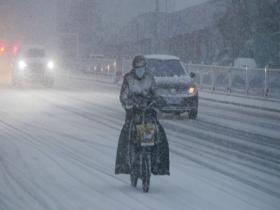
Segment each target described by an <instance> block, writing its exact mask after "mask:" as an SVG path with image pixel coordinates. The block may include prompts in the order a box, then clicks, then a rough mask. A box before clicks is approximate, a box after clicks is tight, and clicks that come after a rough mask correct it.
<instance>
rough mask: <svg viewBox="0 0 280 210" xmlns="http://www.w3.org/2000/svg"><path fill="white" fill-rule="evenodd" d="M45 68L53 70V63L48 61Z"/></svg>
mask: <svg viewBox="0 0 280 210" xmlns="http://www.w3.org/2000/svg"><path fill="white" fill-rule="evenodd" d="M47 67H48V69H54V62H53V61H49V62H48V63H47Z"/></svg>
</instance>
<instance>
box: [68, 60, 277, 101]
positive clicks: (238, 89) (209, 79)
mask: <svg viewBox="0 0 280 210" xmlns="http://www.w3.org/2000/svg"><path fill="white" fill-rule="evenodd" d="M104 61H105V60H104ZM72 63H73V64H71V63H68V65H69V64H70V65H69V66H71V67H72V69H73V70H76V71H82V72H86V73H87V74H92V75H104V76H107V77H109V76H110V77H112V78H114V79H115V80H116V81H119V80H120V79H121V78H120V77H121V76H122V75H123V74H124V73H125V72H127V71H129V70H130V68H131V61H130V60H127V59H123V60H122V65H121V69H119V68H120V67H119V66H118V64H117V63H116V62H115V61H114V60H112V59H107V60H106V62H89V61H84V60H80V61H72ZM183 64H184V66H185V68H186V70H187V72H194V73H196V77H195V81H196V83H197V84H198V86H199V88H200V89H201V90H203V89H204V90H210V91H213V92H217V93H218V92H225V93H228V94H236V93H237V94H242V95H251V96H263V97H270V98H280V69H270V68H264V69H250V68H235V67H230V66H215V65H201V64H185V63H183ZM118 70H119V72H117V71H118Z"/></svg>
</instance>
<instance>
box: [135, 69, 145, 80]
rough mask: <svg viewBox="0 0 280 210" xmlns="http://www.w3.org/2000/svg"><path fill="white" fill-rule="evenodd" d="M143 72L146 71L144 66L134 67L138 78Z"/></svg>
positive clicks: (140, 77)
mask: <svg viewBox="0 0 280 210" xmlns="http://www.w3.org/2000/svg"><path fill="white" fill-rule="evenodd" d="M145 72H146V70H145V67H140V68H136V69H135V74H136V76H137V77H138V78H139V79H142V78H143V76H144V74H145Z"/></svg>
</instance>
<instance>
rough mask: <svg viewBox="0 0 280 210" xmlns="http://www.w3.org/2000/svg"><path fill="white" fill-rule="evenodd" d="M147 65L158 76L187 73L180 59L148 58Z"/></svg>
mask: <svg viewBox="0 0 280 210" xmlns="http://www.w3.org/2000/svg"><path fill="white" fill-rule="evenodd" d="M147 66H148V68H149V70H150V71H151V73H152V74H153V75H154V76H156V77H174V76H182V75H185V74H186V73H185V71H184V69H183V67H182V65H181V63H180V61H178V60H157V59H148V60H147Z"/></svg>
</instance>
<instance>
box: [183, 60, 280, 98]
mask: <svg viewBox="0 0 280 210" xmlns="http://www.w3.org/2000/svg"><path fill="white" fill-rule="evenodd" d="M185 67H186V69H187V71H188V72H194V73H196V78H195V80H196V82H197V84H198V85H199V87H200V89H207V90H211V91H216V92H219V91H222V92H226V93H229V94H231V93H239V94H246V95H254V96H265V97H271V98H280V70H279V69H269V68H264V69H249V68H235V67H224V66H211V65H197V64H185Z"/></svg>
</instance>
